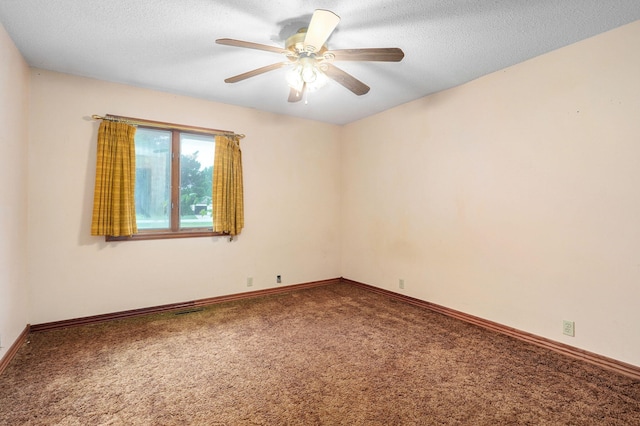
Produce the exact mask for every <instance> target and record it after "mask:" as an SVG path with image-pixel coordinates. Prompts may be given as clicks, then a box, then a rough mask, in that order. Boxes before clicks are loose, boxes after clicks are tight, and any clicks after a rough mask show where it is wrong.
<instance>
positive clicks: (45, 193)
mask: <svg viewBox="0 0 640 426" xmlns="http://www.w3.org/2000/svg"><path fill="white" fill-rule="evenodd" d="M30 112H31V115H30V128H29V131H30V135H29V148H30V151H29V152H30V155H29V219H28V226H29V287H30V288H31V292H32V303H31V315H30V320H31V323H32V324H40V323H44V322H49V321H57V320H63V319H69V318H77V317H83V316H88V315H96V314H102V313H109V312H117V311H122V310H127V309H135V308H142V307H148V306H156V305H161V304H166V303H174V302H181V301H189V300H194V299H200V298H207V297H214V296H219V295H226V294H233V293H240V292H244V291H249V290H259V289H263V288H268V287H275V286H276V275H278V274H279V275H282V279H283V281H282V284H281V285H283V286H284V285H290V284H297V283H305V282H310V281H315V280H323V279H330V278H336V277H339V276H340V270H339V259H340V253H339V250H338V249H337V247H339V229H338V228H339V223H340V222H339V190H340V182H339V153H340V150H339V131H340V128H339V127H337V126H334V125H328V124H322V123H319V122H314V121H307V120H301V119H294V118H288V117H284V116H278V115H273V114H268V113H263V112H259V111H256V110H252V109H247V108H240V107H233V106H228V105H222V104H216V103H212V102H207V101H203V100H198V99H193V98H186V97H180V96H176V95H171V94H166V93H161V92H156V91H151V90H144V89H138V88H133V87H128V86H124V85H118V84H113V83H107V82H101V81H97V80H91V79H86V78H79V77H74V76H70V75H65V74H58V73H54V72H49V71H43V70H38V69H34V70H32V72H31V99H30ZM107 113H111V114H118V115H124V116H132V117H137V118H144V119H150V120H156V121H165V122H172V123H178V124H186V125H194V126H201V127H212V128H218V129H227V130H233V131H236V132H238V133H244V134H246V135H247V137H246V138H245V139H244V140H243V141H242V143H241V147H242V153H243V163H244V179H245V181H244V183H245V222H246V224H245V228H244V230H243V231H242V233H241V235H240V236H239V237H238V238H237V240H236V241H233V242H229V241H228V239H227V238H222V237H220V238H187V239H177V240H176V239H174V240H159V241H133V242H116V243H113V242H111V243H106V242H105V241H104V238H101V237H91V236H90V235H89V234H90V221H91V209H92V201H93V185H94V176H95V156H96V148H95V145H96V137H97V129H98V125H99V122H97V121H94V120H91V119H90V118H89V117H90V116H91V115H92V114H100V115H103V114H107ZM247 277H253V287H251V288H247V286H246V280H247Z"/></svg>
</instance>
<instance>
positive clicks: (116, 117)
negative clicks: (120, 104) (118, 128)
mask: <svg viewBox="0 0 640 426" xmlns="http://www.w3.org/2000/svg"><path fill="white" fill-rule="evenodd" d="M91 118H93V119H94V120H108V121H118V122H121V123H127V124H131V125H141V126H145V125H146V126H151V127H159V128H162V129H177V130H187V131H189V130H191V131H196V132H201V133H209V134H214V135H226V136H236V137H238V138H239V139H243V138H244V137H245V135H243V134H238V133H235V132H232V131H230V130H219V129H207V128H205V127H195V126H181V125H179V124H171V123H164V122H162V121H151V120H141V119H139V118H131V117H122V116H119V115H111V114H107V115H104V116H102V115H98V114H93V115H92V116H91Z"/></svg>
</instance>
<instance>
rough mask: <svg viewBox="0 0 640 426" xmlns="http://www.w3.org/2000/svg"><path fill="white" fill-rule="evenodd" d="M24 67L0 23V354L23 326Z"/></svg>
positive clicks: (26, 72) (25, 312)
mask: <svg viewBox="0 0 640 426" xmlns="http://www.w3.org/2000/svg"><path fill="white" fill-rule="evenodd" d="M28 90H29V68H28V67H27V64H26V62H25V61H24V60H23V59H22V56H21V55H20V53H19V52H18V50H17V49H16V47H15V45H14V44H13V41H11V39H10V38H9V35H8V34H7V33H6V31H5V29H4V27H2V25H0V150H1V152H2V155H0V346H1V348H0V359H2V357H3V356H4V355H5V353H6V352H7V350H8V349H9V347H10V346H11V345H12V344H13V342H14V341H15V340H16V339H17V338H18V336H19V335H20V333H21V332H22V331H23V330H24V329H25V327H26V325H27V323H28V321H29V317H28V305H27V304H28V290H27V280H26V276H27V275H26V268H27V244H26V241H27V239H26V238H27V106H28V105H27V100H28V96H27V95H28Z"/></svg>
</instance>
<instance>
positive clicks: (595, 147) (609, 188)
mask: <svg viewBox="0 0 640 426" xmlns="http://www.w3.org/2000/svg"><path fill="white" fill-rule="evenodd" d="M639 76H640V22H636V23H633V24H630V25H627V26H625V27H621V28H619V29H616V30H614V31H611V32H608V33H605V34H602V35H599V36H597V37H595V38H592V39H589V40H585V41H583V42H580V43H578V44H575V45H572V46H569V47H566V48H563V49H560V50H558V51H555V52H552V53H550V54H547V55H544V56H541V57H538V58H535V59H532V60H530V61H527V62H525V63H522V64H519V65H516V66H513V67H511V68H508V69H505V70H502V71H499V72H496V73H493V74H491V75H488V76H485V77H483V78H480V79H478V80H475V81H473V82H471V83H468V84H466V85H463V86H460V87H458V88H455V89H452V90H448V91H445V92H441V93H439V94H436V95H434V96H430V97H427V98H424V99H420V100H417V101H415V102H411V103H409V104H406V105H403V106H400V107H398V108H395V109H392V110H389V111H386V112H383V113H381V114H379V115H377V116H375V117H370V118H368V119H365V120H362V121H359V122H357V123H353V124H351V125H348V126H346V127H345V128H344V134H343V139H344V140H343V145H342V154H341V157H342V181H343V186H342V200H343V201H342V203H343V215H342V220H343V227H344V231H343V239H342V252H343V255H342V275H343V276H344V277H346V278H350V279H353V280H357V281H361V282H365V283H369V284H372V285H376V286H379V287H382V288H386V289H390V290H393V291H398V292H401V293H405V294H407V295H410V296H413V297H417V298H420V299H423V300H427V301H431V302H434V303H437V304H441V305H444V306H447V307H450V308H453V309H457V310H460V311H463V312H466V313H469V314H473V315H477V316H480V317H482V318H486V319H489V320H492V321H496V322H498V323H501V324H505V325H507V326H511V327H515V328H517V329H520V330H524V331H527V332H531V333H534V334H536V335H540V336H544V337H547V338H550V339H553V340H556V341H561V342H565V343H567V344H570V345H572V346H576V347H579V348H583V349H586V350H589V351H592V352H596V353H599V354H602V355H606V356H610V357H613V358H616V359H618V360H621V361H626V362H629V363H632V364H635V365H640V309H639V307H638V301H639V300H640V259H639V258H638V254H639V253H640V190H639V183H640V78H639ZM399 279H404V280H405V289H404V290H400V289H399V288H398V287H399V285H398V282H399ZM563 319H566V320H573V321H575V324H576V336H575V337H573V338H571V337H566V336H564V335H563V334H562V320H563Z"/></svg>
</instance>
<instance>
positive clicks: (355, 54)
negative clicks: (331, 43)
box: [324, 47, 404, 62]
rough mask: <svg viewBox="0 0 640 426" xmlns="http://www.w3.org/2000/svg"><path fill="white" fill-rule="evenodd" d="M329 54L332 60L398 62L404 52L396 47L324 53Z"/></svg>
mask: <svg viewBox="0 0 640 426" xmlns="http://www.w3.org/2000/svg"><path fill="white" fill-rule="evenodd" d="M330 55H333V60H334V61H380V62H400V61H401V60H402V58H404V52H403V51H402V49H399V48H397V47H388V48H384V47H382V48H373V49H343V50H329V51H327V52H325V53H324V56H325V57H327V56H330Z"/></svg>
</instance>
